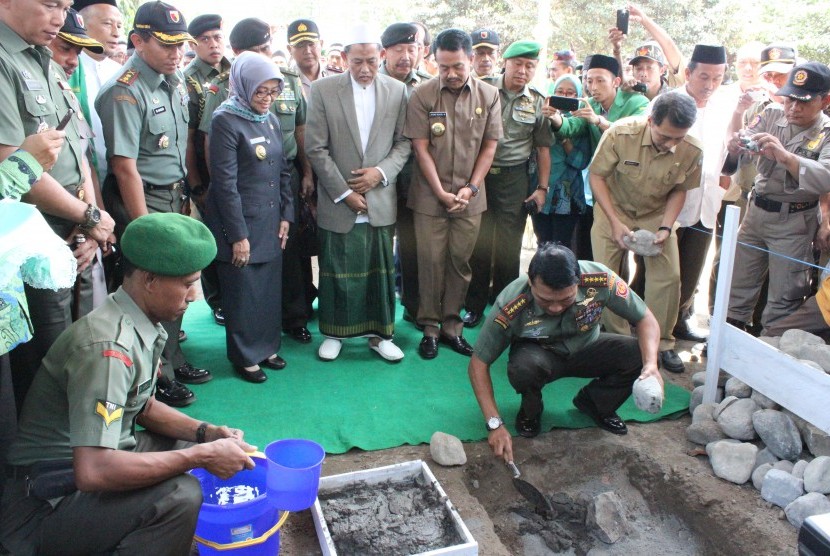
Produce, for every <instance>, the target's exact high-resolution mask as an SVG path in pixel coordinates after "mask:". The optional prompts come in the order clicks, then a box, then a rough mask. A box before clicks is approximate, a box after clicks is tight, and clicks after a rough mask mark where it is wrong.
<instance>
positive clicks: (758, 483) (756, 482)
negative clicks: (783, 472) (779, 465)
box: [752, 463, 772, 490]
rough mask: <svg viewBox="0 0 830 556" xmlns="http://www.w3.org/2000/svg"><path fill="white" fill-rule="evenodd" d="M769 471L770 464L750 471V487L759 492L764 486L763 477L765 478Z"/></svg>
mask: <svg viewBox="0 0 830 556" xmlns="http://www.w3.org/2000/svg"><path fill="white" fill-rule="evenodd" d="M771 469H772V464H771V463H765V464H763V465H759V466H758V467H756V468H755V469H754V470H753V471H752V486H754V487H755V489H756V490H761V487H762V486H763V484H764V477H766V475H767V473H768V472H769V471H770V470H771Z"/></svg>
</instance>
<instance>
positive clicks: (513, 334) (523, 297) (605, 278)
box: [474, 261, 646, 365]
mask: <svg viewBox="0 0 830 556" xmlns="http://www.w3.org/2000/svg"><path fill="white" fill-rule="evenodd" d="M579 270H580V276H579V283H578V288H577V292H576V301H575V302H574V304H573V305H571V306H570V307H568V308H567V309H566V310H565V312H563V313H562V314H561V315H555V316H553V315H548V314H546V313H545V312H544V311H543V310H542V309H541V308H540V307H539V306H538V305H537V304H536V303H535V301H534V300H533V294H532V293H531V291H530V283H529V282H528V277H527V275H526V274H522V275H521V276H520V277H519V278H517V279H516V280H514V281H513V282H511V283H510V285H508V286H507V287H506V288H504V291H502V292H501V293H500V294H499V296H498V298H496V302H495V304H494V305H493V308H492V309H491V311H490V313H489V314H488V315H487V318H486V319H485V321H484V326H483V327H482V329H481V333H480V334H479V335H478V340H477V341H476V345H475V348H474V350H475V354H476V356H477V357H478V358H479V359H481V360H482V361H484V362H485V363H487V364H488V365H489V364H492V363H493V361H495V360H496V359H498V358H499V356H500V355H501V354H502V352H503V351H504V350H505V349H507V348H508V347H509V346H510V344H512V343H513V342H514V341H517V340H523V341H531V342H536V343H538V344H539V345H541V346H542V347H543V348H545V349H548V350H550V351H553V352H554V353H556V354H557V355H561V356H563V357H569V356H571V355H573V354H574V353H576V352H578V351H580V350H582V349H585V348H586V347H587V346H588V345H589V344H591V342H594V341H596V340H597V338H599V332H600V330H599V324H600V319H601V318H602V311H603V310H605V308H606V307H607V308H608V309H610V310H611V311H613V312H614V313H615V314H617V315H619V316H621V317H623V318H624V319H626V320H628V321H629V322H631V323H637V322H639V321H640V320H642V318H643V317H644V316H645V314H646V304H645V302H644V301H643V300H642V299H641V298H640V297H639V296H638V295H637V294H636V293H634V292H633V291H631V290H630V289H629V287H628V284H626V283H625V282H624V281H623V279H622V278H620V277H619V276H617V275H616V274H614V273H613V272H612V271H611V270H610V269H609V268H608V267H607V266H605V265H602V264H600V263H594V262H590V261H579Z"/></svg>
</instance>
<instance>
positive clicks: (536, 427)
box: [516, 409, 542, 438]
mask: <svg viewBox="0 0 830 556" xmlns="http://www.w3.org/2000/svg"><path fill="white" fill-rule="evenodd" d="M541 430H542V414H541V413H539V414H538V415H536V416H534V417H528V416H527V415H525V410H524V409H519V412H518V413H517V414H516V432H518V433H519V436H524V437H525V438H533V437H534V436H538V435H539V431H541Z"/></svg>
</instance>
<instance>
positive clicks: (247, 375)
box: [233, 365, 268, 384]
mask: <svg viewBox="0 0 830 556" xmlns="http://www.w3.org/2000/svg"><path fill="white" fill-rule="evenodd" d="M233 370H234V371H236V374H238V375H239V376H241V377H242V378H243V379H245V380H247V381H248V382H253V383H255V384H259V383H260V382H265V381H266V380H268V376H267V375H266V374H265V371H263V370H262V369H257V370H255V371H246V370H245V367H240V366H239V365H234V366H233Z"/></svg>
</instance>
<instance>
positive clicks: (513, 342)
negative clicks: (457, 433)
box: [468, 243, 663, 462]
mask: <svg viewBox="0 0 830 556" xmlns="http://www.w3.org/2000/svg"><path fill="white" fill-rule="evenodd" d="M606 308H608V309H610V310H611V311H613V312H614V313H615V314H617V315H619V316H621V317H623V318H625V319H626V320H628V321H629V322H630V323H632V324H633V325H634V327H635V330H636V334H637V337H636V338H632V337H630V336H622V335H619V334H609V333H605V332H600V327H599V324H600V318H601V317H602V312H603V310H604V309H606ZM659 341H660V326H659V325H658V323H657V320H656V319H655V318H654V315H652V313H651V311H650V310H649V309H648V307H646V304H645V302H644V301H643V300H642V299H641V298H640V297H639V296H638V295H637V294H636V293H634V292H633V291H631V290H630V289H629V288H628V284H626V283H625V282H624V281H623V280H622V279H621V278H620V277H619V276H617V275H616V274H615V273H614V272H612V271H611V270H610V269H609V268H608V267H606V266H604V265H602V264H599V263H595V262H590V261H578V260H577V259H576V256H575V255H574V254H573V252H571V251H570V250H569V249H568V248H566V247H564V246H562V245H560V244H554V243H547V244H543V245H542V246H541V247H539V249H538V251H537V252H536V254H535V255H534V256H533V258H532V259H531V261H530V265H529V267H528V272H527V275H523V276H520V277H519V278H518V279H516V280H515V281H514V282H512V283H511V284H510V285H509V286H507V287H506V288H505V289H504V291H502V292H501V294H499V296H498V298H497V299H496V302H495V305H494V306H493V309H492V310H491V311H490V314H489V315H488V316H487V319H486V321H485V323H484V326H483V328H482V330H481V333H480V334H479V336H478V341H477V342H476V345H475V351H474V353H473V356H472V359H471V361H470V366H469V369H468V372H469V375H470V382H471V383H472V386H473V391H474V392H475V395H476V399H477V400H478V404H479V406H480V407H481V412H482V413H483V414H484V418H485V419H486V420H487V422H486V425H487V429H488V430H489V431H490V433H489V435H488V436H489V438H488V442H489V444H490V447H491V448H492V449H493V452H494V453H495V455H496V456H501V457H503V458H504V459H505V461H508V462H511V461H513V448H512V441H511V438H510V433H509V432H508V431H507V429H506V428H505V427H504V426H503V425H504V422H503V421H502V419H501V417H500V416H499V410H498V407H497V405H496V400H495V397H494V395H493V382H492V380H491V378H490V365H491V364H492V363H493V362H494V361H495V360H496V359H498V357H499V356H500V355H501V354H502V352H503V351H504V350H505V349H506V348H507V347H508V346H510V357H509V359H508V363H507V376H508V379H509V380H510V384H511V385H512V386H513V388H514V389H515V390H516V392H518V393H519V394H521V395H522V404H521V408H520V409H519V412H518V414H517V415H516V431H517V432H518V433H519V434H520V435H522V436H524V437H527V438H532V437H534V436H536V435H538V434H539V432H540V430H541V417H542V411H543V409H544V405H543V402H542V387H543V386H544V385H545V384H547V383H549V382H553V381H555V380H558V379H560V378H563V377H582V378H593V379H594V380H592V381H591V382H590V383H589V384H588V385H587V386H585V387H584V388H582V389H581V390H580V391H579V393H578V394H577V395H576V397H575V398H574V400H573V404H574V406H576V408H577V409H578V410H579V411H581V412H583V413H585V414H586V415H588V416H589V417H591V419H593V420H594V421H595V422H596V424H597V425H598V426H599V427H600V428H603V429H605V430H607V431H609V432H612V433H614V434H626V433H627V432H628V429H627V428H626V425H625V423H624V422H623V421H622V419H620V417H619V416H618V415H617V413H616V410H617V409H618V408H619V407H620V406H621V405H622V404H623V402H624V401H625V400H626V399H627V398H628V396H629V395H630V394H631V389H632V385H633V384H634V383H635V381H637V380H638V379H639V380H641V381H646V380H647V379H652V378H653V379H654V380H656V381H657V383H656V384H654V385H653V386H654V387H655V390H656V398H659V403H660V404H661V403H662V389H663V379H662V377H661V376H660V372H659V371H658V365H657V350H658V345H659ZM652 382H653V381H652ZM643 384H644V385H645V384H647V383H646V382H644V383H643Z"/></svg>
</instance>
